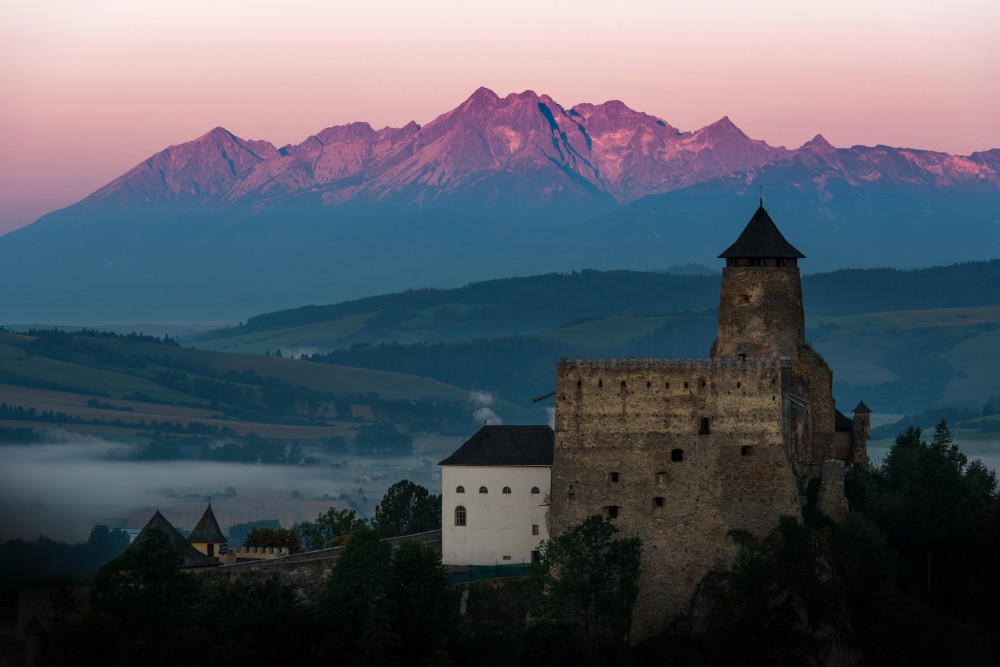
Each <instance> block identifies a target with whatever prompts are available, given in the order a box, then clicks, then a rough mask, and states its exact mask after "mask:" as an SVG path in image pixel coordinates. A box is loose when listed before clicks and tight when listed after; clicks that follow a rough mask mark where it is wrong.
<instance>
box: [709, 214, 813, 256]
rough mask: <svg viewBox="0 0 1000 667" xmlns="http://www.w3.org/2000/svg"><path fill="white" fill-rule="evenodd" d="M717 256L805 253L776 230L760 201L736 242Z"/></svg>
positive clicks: (800, 254) (798, 254)
mask: <svg viewBox="0 0 1000 667" xmlns="http://www.w3.org/2000/svg"><path fill="white" fill-rule="evenodd" d="M719 257H722V258H723V259H731V258H732V259H736V258H756V257H760V258H764V257H774V258H779V259H780V258H796V259H798V258H801V257H805V255H803V254H802V253H801V252H799V251H798V250H796V249H795V247H794V246H793V245H792V244H791V243H789V242H788V241H786V240H785V237H784V236H782V235H781V232H780V231H778V226H777V225H775V224H774V221H773V220H771V216H770V215H768V214H767V211H766V210H764V202H761V204H760V207H759V208H758V209H757V212H756V213H754V214H753V217H752V218H750V222H749V223H747V226H746V228H745V229H744V230H743V233H742V234H740V237H739V238H738V239H736V243H734V244H733V245H731V246H729V247H728V248H727V249H726V250H725V252H723V253H722V254H721V255H719Z"/></svg>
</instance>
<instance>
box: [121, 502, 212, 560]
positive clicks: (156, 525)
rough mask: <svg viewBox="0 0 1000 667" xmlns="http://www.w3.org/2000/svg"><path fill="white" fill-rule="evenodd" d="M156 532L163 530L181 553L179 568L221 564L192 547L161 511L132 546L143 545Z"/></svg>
mask: <svg viewBox="0 0 1000 667" xmlns="http://www.w3.org/2000/svg"><path fill="white" fill-rule="evenodd" d="M154 530H162V531H163V532H164V533H166V534H167V537H169V538H170V543H171V544H173V545H174V548H176V549H177V551H179V552H180V557H181V561H180V562H179V563H178V566H179V567H206V566H208V565H218V564H219V561H218V560H217V559H215V558H211V557H209V556H206V555H205V554H203V553H201V552H200V551H198V550H197V549H195V548H194V547H193V546H191V543H190V542H188V541H187V538H185V537H184V536H183V535H181V532H180V531H179V530H177V529H176V528H174V525H173V524H172V523H170V522H169V521H167V518H166V517H165V516H163V515H162V514H160V510H156V514H154V515H153V518H151V519H150V520H149V522H148V523H147V524H146V525H145V527H143V529H142V531H141V532H140V533H139V535H137V536H136V538H135V541H133V542H132V545H135V544H139V543H141V542H142V541H143V540H145V539H146V538H148V537H149V534H150V532H151V531H154ZM132 545H129V546H132Z"/></svg>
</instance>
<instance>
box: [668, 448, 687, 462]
mask: <svg viewBox="0 0 1000 667" xmlns="http://www.w3.org/2000/svg"><path fill="white" fill-rule="evenodd" d="M670 460H671V461H673V462H674V463H678V462H680V461H683V460H684V450H683V449H675V450H673V451H672V452H670Z"/></svg>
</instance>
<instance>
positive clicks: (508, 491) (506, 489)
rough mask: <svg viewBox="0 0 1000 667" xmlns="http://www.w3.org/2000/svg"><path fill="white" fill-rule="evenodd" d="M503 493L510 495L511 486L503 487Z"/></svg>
mask: <svg viewBox="0 0 1000 667" xmlns="http://www.w3.org/2000/svg"><path fill="white" fill-rule="evenodd" d="M503 492H504V493H506V494H507V495H510V487H509V486H505V487H503Z"/></svg>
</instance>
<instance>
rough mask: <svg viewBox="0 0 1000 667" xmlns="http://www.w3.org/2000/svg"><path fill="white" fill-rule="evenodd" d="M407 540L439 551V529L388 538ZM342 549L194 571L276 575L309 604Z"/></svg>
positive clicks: (249, 577)
mask: <svg viewBox="0 0 1000 667" xmlns="http://www.w3.org/2000/svg"><path fill="white" fill-rule="evenodd" d="M410 540H412V541H416V542H419V543H421V544H423V545H425V546H427V547H430V548H431V549H434V550H435V551H436V552H437V553H441V531H440V530H432V531H429V532H426V533H417V534H415V535H404V536H402V537H393V538H390V539H389V543H390V544H392V546H393V547H394V548H395V547H398V546H399V545H400V544H402V543H403V542H406V541H410ZM343 551H344V547H336V548H333V549H321V550H318V551H307V552H304V553H299V554H292V555H290V556H281V557H278V558H270V559H266V560H260V561H255V562H252V563H237V564H235V565H223V566H221V567H217V568H212V569H206V570H197V571H195V574H197V575H198V576H200V577H204V578H206V579H207V580H209V581H225V580H233V579H237V580H242V581H265V580H267V579H272V578H277V579H278V581H280V582H281V583H283V584H286V585H288V586H291V587H292V589H293V590H294V591H295V597H296V600H297V601H299V602H301V603H305V604H312V603H314V602H316V601H317V600H319V596H320V594H321V593H322V591H323V587H324V586H325V585H326V580H327V579H328V578H329V576H330V572H331V571H332V570H333V566H334V564H335V563H336V562H337V558H339V557H340V554H342V553H343Z"/></svg>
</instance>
